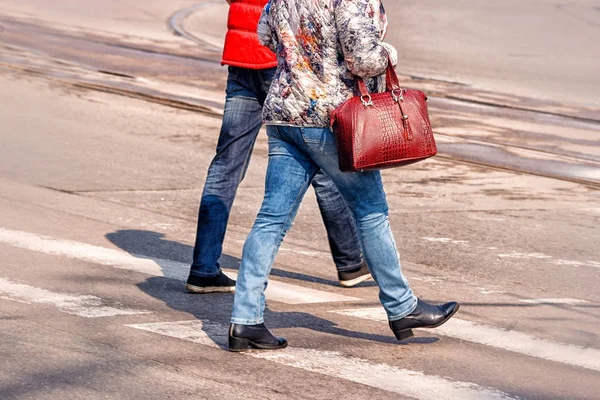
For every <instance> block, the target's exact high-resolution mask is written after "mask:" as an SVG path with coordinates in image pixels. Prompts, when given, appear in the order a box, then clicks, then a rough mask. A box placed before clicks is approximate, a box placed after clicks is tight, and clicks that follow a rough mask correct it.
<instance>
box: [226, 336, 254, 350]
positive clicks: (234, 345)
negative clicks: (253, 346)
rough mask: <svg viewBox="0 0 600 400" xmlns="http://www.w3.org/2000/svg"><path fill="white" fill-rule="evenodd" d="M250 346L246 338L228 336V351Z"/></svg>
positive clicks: (245, 348) (244, 348)
mask: <svg viewBox="0 0 600 400" xmlns="http://www.w3.org/2000/svg"><path fill="white" fill-rule="evenodd" d="M249 347H250V341H249V340H248V339H242V338H236V337H232V336H229V351H246V350H248V348H249Z"/></svg>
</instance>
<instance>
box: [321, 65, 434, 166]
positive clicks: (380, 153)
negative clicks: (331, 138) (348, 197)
mask: <svg viewBox="0 0 600 400" xmlns="http://www.w3.org/2000/svg"><path fill="white" fill-rule="evenodd" d="M386 86H387V88H386V90H387V91H386V92H383V93H373V94H370V93H369V91H368V89H367V86H366V84H365V81H364V80H363V79H362V78H358V87H359V90H360V94H361V95H360V96H355V97H352V98H350V99H348V100H346V101H345V102H344V103H342V104H341V105H340V106H339V107H338V108H336V109H335V110H334V111H333V113H332V114H331V128H332V129H333V132H334V133H335V137H336V144H337V148H338V158H339V166H340V170H342V171H344V172H356V171H365V170H374V169H375V170H376V169H383V168H392V167H400V166H403V165H408V164H412V163H415V162H417V161H421V160H424V159H426V158H429V157H431V156H434V155H435V154H436V153H437V148H436V145H435V140H434V138H433V132H432V130H431V123H430V122H429V115H428V112H427V103H426V101H427V97H426V96H425V94H424V93H423V92H421V91H419V90H411V89H402V88H401V87H400V84H399V83H398V75H396V71H394V67H393V66H392V62H391V60H388V66H387V70H386Z"/></svg>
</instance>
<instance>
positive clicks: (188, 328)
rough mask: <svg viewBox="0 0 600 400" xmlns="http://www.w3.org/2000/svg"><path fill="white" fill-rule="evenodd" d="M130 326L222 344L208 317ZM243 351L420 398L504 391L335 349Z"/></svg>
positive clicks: (471, 399)
mask: <svg viewBox="0 0 600 400" xmlns="http://www.w3.org/2000/svg"><path fill="white" fill-rule="evenodd" d="M127 326H129V327H132V328H136V329H141V330H144V331H148V332H153V333H158V334H161V335H166V336H170V337H174V338H178V339H183V340H187V341H190V342H193V343H198V344H201V345H204V346H210V347H214V348H218V347H221V348H225V347H226V343H227V327H225V326H223V325H220V324H216V323H211V322H208V321H199V320H194V321H177V322H159V323H152V324H137V325H127ZM242 354H244V355H247V356H250V357H254V358H260V359H264V360H269V361H272V362H276V363H279V364H283V365H287V366H290V367H295V368H299V369H302V370H305V371H309V372H315V373H319V374H323V375H326V376H331V377H334V378H339V379H345V380H348V381H352V382H356V383H360V384H363V385H368V386H371V387H374V388H378V389H382V390H386V391H388V392H392V393H396V394H400V395H403V396H410V397H414V398H416V399H422V400H459V399H460V400H498V399H512V397H510V396H508V395H507V394H505V393H503V392H501V391H498V390H495V389H489V388H485V387H482V386H479V385H476V384H474V383H469V382H459V381H452V380H450V379H447V378H442V377H439V376H435V375H425V374H424V373H423V372H420V371H413V370H408V369H403V368H398V367H394V366H391V365H387V364H377V363H373V362H370V361H368V360H365V359H362V358H357V357H350V356H346V355H344V354H342V353H339V352H334V351H322V350H314V349H303V348H297V347H289V348H287V349H285V350H278V351H271V352H268V351H266V352H265V351H263V352H260V351H254V352H252V351H251V352H246V353H242Z"/></svg>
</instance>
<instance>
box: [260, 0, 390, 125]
mask: <svg viewBox="0 0 600 400" xmlns="http://www.w3.org/2000/svg"><path fill="white" fill-rule="evenodd" d="M386 28H387V19H386V16H385V11H384V9H383V5H382V4H381V1H380V0H270V2H269V3H268V4H267V5H266V6H265V8H264V9H263V12H262V15H261V18H260V21H259V24H258V36H259V39H260V41H261V43H262V44H263V45H265V46H267V47H269V48H270V49H271V50H273V51H274V52H275V53H276V55H277V61H278V67H277V73H276V74H275V78H274V79H273V83H272V84H271V88H270V91H269V94H268V96H267V99H266V101H265V104H264V106H263V119H264V121H265V124H267V125H297V126H313V127H326V126H329V114H330V112H331V111H332V110H333V109H335V108H336V107H337V106H338V105H340V104H341V103H343V102H344V101H345V100H346V99H348V98H350V97H352V96H353V95H355V94H356V93H355V90H357V89H356V87H357V85H356V81H355V80H356V79H357V77H356V76H359V77H363V78H371V77H375V76H379V75H381V74H383V73H384V72H385V69H386V67H387V64H388V55H389V57H390V58H391V59H392V62H393V63H394V65H395V64H396V60H397V54H396V49H395V48H394V47H393V46H391V45H390V44H387V43H383V42H382V40H383V37H384V36H385V33H386Z"/></svg>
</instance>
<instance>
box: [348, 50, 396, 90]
mask: <svg viewBox="0 0 600 400" xmlns="http://www.w3.org/2000/svg"><path fill="white" fill-rule="evenodd" d="M385 85H386V90H387V91H388V92H391V91H392V90H397V89H400V81H399V80H398V75H397V74H396V70H395V69H394V65H393V64H392V59H391V58H390V56H389V55H388V65H387V68H386V70H385ZM358 90H359V91H360V94H361V96H368V95H369V89H367V84H366V83H365V80H364V79H363V78H361V77H358Z"/></svg>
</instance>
